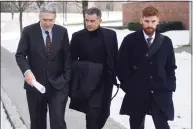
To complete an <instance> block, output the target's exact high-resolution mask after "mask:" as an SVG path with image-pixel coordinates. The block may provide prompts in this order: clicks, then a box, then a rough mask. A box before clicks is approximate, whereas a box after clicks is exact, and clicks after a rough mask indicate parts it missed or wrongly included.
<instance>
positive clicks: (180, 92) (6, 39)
mask: <svg viewBox="0 0 193 129" xmlns="http://www.w3.org/2000/svg"><path fill="white" fill-rule="evenodd" d="M3 15H4V16H3V17H2V16H1V20H2V22H1V45H2V46H3V47H5V48H6V49H8V50H9V51H10V52H15V51H16V49H17V45H18V41H19V38H20V33H19V21H18V19H14V20H10V19H9V18H7V17H8V16H7V15H5V14H3ZM26 15H27V14H26ZM28 15H32V14H28ZM111 15H112V14H110V16H111ZM112 16H113V15H112ZM10 17H11V15H10ZM6 18H7V19H9V20H7V19H6ZM24 19H28V20H24V26H25V25H29V24H31V23H34V22H37V21H36V20H34V19H35V18H33V17H32V16H30V17H27V18H25V16H24ZM72 19H73V18H72ZM71 21H76V19H73V20H71ZM119 24H121V23H120V22H116V23H106V24H103V25H119ZM80 29H83V26H82V25H73V26H67V30H68V33H69V39H71V36H72V33H74V32H75V31H78V30H80ZM114 30H115V29H114ZM115 31H116V33H117V37H118V43H119V46H120V45H121V42H122V40H123V38H124V37H125V36H126V35H127V34H129V33H132V32H133V31H129V30H127V29H125V30H115ZM163 34H164V35H167V36H169V37H170V38H171V40H172V42H173V46H174V47H175V48H176V47H179V46H181V45H187V44H189V30H183V31H168V32H165V33H163ZM175 55H176V62H177V66H178V69H177V70H176V77H177V89H176V92H175V93H174V95H173V99H174V106H175V120H174V121H172V122H170V125H171V129H182V128H184V129H190V126H191V123H190V122H191V121H190V120H191V117H190V114H191V103H190V98H191V55H190V54H188V53H186V52H182V53H178V54H175ZM115 91H116V88H115V89H114V92H115ZM123 96H124V93H123V91H122V90H120V91H119V93H118V95H117V96H116V97H115V98H114V100H113V101H112V106H111V118H113V119H114V120H115V121H117V122H119V123H120V124H122V125H123V126H125V127H126V128H127V127H129V117H128V116H121V115H119V110H120V106H121V103H122V99H123ZM146 128H148V129H154V125H153V121H152V118H151V117H150V116H147V117H146Z"/></svg>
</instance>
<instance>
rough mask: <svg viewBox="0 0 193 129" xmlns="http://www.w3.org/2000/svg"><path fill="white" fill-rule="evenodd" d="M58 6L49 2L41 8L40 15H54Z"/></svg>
mask: <svg viewBox="0 0 193 129" xmlns="http://www.w3.org/2000/svg"><path fill="white" fill-rule="evenodd" d="M56 11H57V10H56V4H55V3H54V2H47V3H44V4H42V6H41V7H40V13H41V12H44V13H54V14H56Z"/></svg>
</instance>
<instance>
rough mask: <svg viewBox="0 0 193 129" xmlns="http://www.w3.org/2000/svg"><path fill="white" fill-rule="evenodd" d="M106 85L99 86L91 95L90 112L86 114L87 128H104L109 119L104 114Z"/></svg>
mask: <svg viewBox="0 0 193 129" xmlns="http://www.w3.org/2000/svg"><path fill="white" fill-rule="evenodd" d="M103 96H104V85H103V84H102V85H101V86H100V87H98V88H97V89H96V90H95V91H93V94H92V95H91V97H90V99H89V102H88V106H89V112H88V113H87V114H86V129H102V128H103V126H104V125H105V123H106V121H107V117H106V116H104V115H103V110H104V108H103Z"/></svg>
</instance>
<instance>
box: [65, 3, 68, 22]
mask: <svg viewBox="0 0 193 129" xmlns="http://www.w3.org/2000/svg"><path fill="white" fill-rule="evenodd" d="M64 8H65V21H67V11H68V1H66V2H65V6H64Z"/></svg>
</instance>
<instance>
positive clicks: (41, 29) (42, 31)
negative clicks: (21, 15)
mask: <svg viewBox="0 0 193 129" xmlns="http://www.w3.org/2000/svg"><path fill="white" fill-rule="evenodd" d="M40 28H41V30H42V32H44V33H46V32H45V30H44V28H43V27H42V26H41V24H40ZM51 32H52V29H51V30H50V31H49V34H50V33H51Z"/></svg>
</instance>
